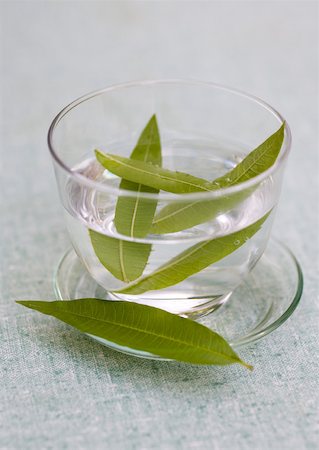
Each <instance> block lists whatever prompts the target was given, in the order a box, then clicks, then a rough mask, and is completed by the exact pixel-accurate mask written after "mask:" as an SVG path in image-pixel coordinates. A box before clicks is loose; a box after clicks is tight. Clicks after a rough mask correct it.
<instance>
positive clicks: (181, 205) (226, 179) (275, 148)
mask: <svg viewBox="0 0 319 450" xmlns="http://www.w3.org/2000/svg"><path fill="white" fill-rule="evenodd" d="M284 128H285V124H283V125H282V126H281V127H280V128H279V130H277V131H276V132H275V133H274V134H273V135H271V136H270V137H269V138H268V139H266V141H265V142H263V143H262V144H261V145H259V146H258V147H257V148H256V149H255V150H253V151H252V152H251V153H249V154H248V155H247V156H246V157H245V158H244V159H243V160H242V161H241V162H240V163H239V164H238V165H237V166H236V167H235V168H234V169H232V170H231V171H230V172H228V173H226V174H225V175H223V176H222V177H220V178H217V179H216V180H214V181H213V182H212V186H211V190H214V189H219V188H226V187H230V186H234V185H236V184H238V183H241V182H243V181H246V180H249V179H251V178H253V177H254V176H256V175H259V174H261V173H262V172H264V171H265V170H267V169H269V167H271V166H272V165H273V164H274V162H275V161H276V159H277V157H278V154H279V152H280V149H281V146H282V142H283V139H284ZM251 193H252V189H246V190H245V191H241V192H239V193H236V194H232V195H231V196H229V197H225V196H223V197H222V198H220V199H219V198H216V199H213V200H204V201H198V200H197V201H191V202H174V203H170V204H168V205H167V206H165V207H164V208H162V209H161V210H160V211H159V212H158V214H157V215H156V216H155V218H154V221H153V226H152V228H151V232H152V233H155V234H163V233H175V232H177V231H181V230H185V229H187V228H191V227H193V226H195V225H198V224H200V223H203V222H205V221H207V220H211V219H212V218H213V217H216V216H217V215H218V214H220V213H222V212H225V211H227V210H228V209H231V208H233V207H234V206H235V205H237V204H238V203H240V202H242V201H243V200H245V199H246V198H247V197H248V196H249V195H250V194H251Z"/></svg>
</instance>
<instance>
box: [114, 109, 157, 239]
mask: <svg viewBox="0 0 319 450" xmlns="http://www.w3.org/2000/svg"><path fill="white" fill-rule="evenodd" d="M130 159H131V160H134V161H142V162H150V163H153V164H157V165H158V166H160V165H161V164H162V154H161V142H160V136H159V131H158V127H157V122H156V117H155V115H153V116H152V117H151V119H150V121H149V122H148V124H147V125H146V127H145V129H144V130H143V132H142V134H141V136H140V138H139V140H138V142H137V145H136V147H135V148H134V150H133V152H132V153H131V156H130ZM120 189H127V190H129V191H134V192H136V196H134V197H125V196H124V197H123V196H121V197H119V199H118V201H117V205H116V211H115V218H114V223H115V226H116V229H117V231H118V232H119V233H122V234H125V235H127V236H130V237H144V236H146V235H147V234H148V232H149V230H150V227H151V225H152V221H153V217H154V214H155V209H156V206H157V200H153V199H143V198H141V196H140V193H143V192H149V193H153V194H156V193H158V189H154V188H151V187H149V186H144V185H143V184H140V183H133V182H132V181H128V180H126V179H122V181H121V183H120Z"/></svg>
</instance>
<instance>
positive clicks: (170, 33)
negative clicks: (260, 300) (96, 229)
mask: <svg viewBox="0 0 319 450" xmlns="http://www.w3.org/2000/svg"><path fill="white" fill-rule="evenodd" d="M0 8H1V24H2V37H1V47H2V57H1V64H2V65H1V72H0V75H1V98H2V118H1V120H2V128H1V161H2V167H1V170H2V172H1V215H0V221H1V274H2V277H1V288H0V296H1V301H0V448H1V449H23V450H27V449H32V450H33V449H35V450H37V449H39V450H40V449H41V450H43V449H105V448H107V449H125V450H126V449H127V450H131V449H132V450H133V449H136V450H141V449H163V450H169V449H201V450H204V449H207V450H215V449H216V450H228V449H229V450H230V449H231V450H237V449H238V450H246V449H249V450H250V449H257V450H268V449H270V448H272V449H278V450H279V449H280V450H285V449H287V450H288V449H289V450H291V449H298V450H302V449H315V448H318V436H316V433H315V424H316V422H317V419H318V416H317V407H318V381H317V380H318V358H317V351H318V347H317V331H318V330H317V328H318V156H317V155H318V123H317V122H318V105H317V98H318V86H317V77H318V65H317V63H318V61H317V58H318V56H317V54H318V52H316V51H315V50H316V49H317V50H318V43H317V41H316V31H317V30H318V22H317V10H318V6H317V3H316V2H250V1H248V2H221V3H219V2H90V1H88V2H31V1H29V2H20V3H19V2H9V1H8V2H2V3H1V5H0ZM172 76H174V77H178V76H181V77H188V78H199V79H206V80H214V81H217V82H223V83H226V84H230V85H235V86H237V87H239V88H241V89H245V90H247V91H250V92H252V93H255V94H257V95H259V96H261V97H263V98H265V99H266V100H268V101H269V102H270V103H271V104H273V105H274V106H275V107H277V108H278V109H279V110H280V111H281V112H282V113H283V114H284V115H285V116H286V117H287V120H288V122H289V123H290V125H291V127H292V130H293V135H294V146H293V152H292V154H291V157H290V161H289V165H288V168H287V172H286V178H285V183H284V188H283V195H282V199H281V206H280V208H279V211H278V217H277V221H276V225H275V230H274V231H275V234H276V235H277V236H280V237H281V238H282V239H283V241H284V242H285V243H286V244H288V245H289V246H290V247H291V248H292V249H293V250H294V252H295V254H296V255H297V257H298V259H299V260H300V262H301V265H302V267H303V270H304V274H305V291H304V295H303V298H302V301H301V304H300V306H299V308H298V309H297V311H296V312H295V314H294V315H293V316H292V317H291V318H290V319H289V321H288V322H287V323H285V324H284V325H283V326H282V327H281V328H280V329H278V330H277V331H276V332H274V333H273V334H271V335H269V336H268V337H266V338H265V339H263V340H262V341H260V342H258V343H256V344H254V345H250V346H248V347H246V348H243V349H242V350H241V355H242V356H243V358H245V360H247V361H249V362H252V363H253V364H254V366H255V371H254V372H253V373H249V372H247V371H245V370H244V369H242V368H240V367H235V366H234V367H230V368H212V367H194V366H187V365H183V364H178V363H176V364H174V363H166V362H152V361H145V360H140V359H135V358H130V357H127V356H125V355H122V354H119V353H116V352H114V351H111V350H108V349H106V348H104V347H102V346H100V345H99V344H97V343H94V342H92V341H90V340H89V339H88V338H86V337H85V336H83V335H82V334H80V333H79V332H77V331H75V330H73V329H71V328H70V327H68V326H66V325H64V324H62V323H60V322H58V321H56V320H54V319H52V318H49V317H45V316H42V315H40V314H37V313H35V312H32V311H31V310H27V309H23V308H22V307H21V306H18V305H16V304H15V303H14V300H15V299H38V298H41V299H50V298H53V290H52V273H53V270H54V268H55V266H56V264H57V261H58V259H59V257H60V256H61V254H62V252H63V251H64V249H65V248H66V247H67V245H68V239H67V236H66V232H65V230H64V224H63V220H62V216H61V209H60V206H59V202H58V196H57V192H56V186H55V180H54V176H53V171H52V168H51V162H50V160H49V154H48V152H47V149H46V143H45V134H46V129H47V127H48V124H49V121H50V120H51V118H52V117H53V115H54V113H56V112H57V111H58V110H59V108H61V107H62V106H64V104H66V103H67V102H69V101H71V100H72V99H73V98H75V97H77V96H79V95H81V94H83V93H86V92H87V91H90V90H92V89H96V88H99V87H103V86H104V85H108V84H111V83H114V82H119V81H126V80H130V79H137V78H157V77H172Z"/></svg>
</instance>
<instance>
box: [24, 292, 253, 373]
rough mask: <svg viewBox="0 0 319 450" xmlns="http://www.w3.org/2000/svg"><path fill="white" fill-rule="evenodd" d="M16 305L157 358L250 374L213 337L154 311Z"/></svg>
mask: <svg viewBox="0 0 319 450" xmlns="http://www.w3.org/2000/svg"><path fill="white" fill-rule="evenodd" d="M17 303H19V304H21V305H23V306H26V307H28V308H31V309H35V310H36V311H39V312H42V313H44V314H47V315H50V316H53V317H56V318H57V319H59V320H62V321H63V322H65V323H67V324H69V325H72V326H73V327H75V328H77V329H78V330H80V331H82V332H84V333H88V334H91V335H94V336H98V337H100V338H103V339H106V340H108V341H111V342H114V343H115V344H118V345H121V346H125V347H129V348H133V349H137V350H142V351H145V352H149V353H152V354H154V355H157V356H161V357H163V358H168V359H175V360H177V361H183V362H187V363H192V364H218V365H228V364H234V363H239V364H241V365H243V366H245V367H247V368H248V369H252V367H251V366H249V365H248V364H246V363H244V362H243V361H242V360H241V359H240V358H239V356H238V355H237V354H236V353H235V352H234V350H233V349H232V348H231V347H230V345H229V344H228V343H227V342H226V341H225V339H224V338H222V337H221V336H219V335H218V334H217V333H215V332H213V331H211V330H210V329H209V328H207V327H205V326H203V325H201V324H199V323H197V322H194V321H192V320H190V319H184V318H182V317H179V316H177V315H175V314H171V313H168V312H166V311H163V310H161V309H158V308H153V307H150V306H145V305H139V304H137V303H131V302H120V301H107V300H98V299H94V298H84V299H79V300H70V301H53V302H45V301H33V300H24V301H18V302H17Z"/></svg>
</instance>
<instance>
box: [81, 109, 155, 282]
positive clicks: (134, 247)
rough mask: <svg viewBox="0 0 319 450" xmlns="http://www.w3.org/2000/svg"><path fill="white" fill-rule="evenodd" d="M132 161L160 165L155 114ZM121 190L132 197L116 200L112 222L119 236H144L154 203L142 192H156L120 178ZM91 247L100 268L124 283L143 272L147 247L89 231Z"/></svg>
mask: <svg viewBox="0 0 319 450" xmlns="http://www.w3.org/2000/svg"><path fill="white" fill-rule="evenodd" d="M131 158H132V160H136V161H143V162H144V161H146V162H153V163H156V164H159V165H160V164H161V163H162V155H161V142H160V136H159V131H158V126H157V121H156V117H155V115H154V116H152V117H151V119H150V121H149V122H148V124H147V125H146V127H145V128H144V130H143V132H142V134H141V136H140V138H139V140H138V142H137V144H136V146H135V148H134V150H133V152H132V154H131ZM120 188H121V189H126V190H130V191H133V192H136V195H135V196H134V197H125V196H121V197H119V198H118V200H117V204H116V210H115V217H114V223H115V226H116V229H117V231H118V232H119V233H121V234H124V235H127V236H130V237H132V238H133V237H144V236H145V235H147V234H148V232H149V230H150V227H151V225H152V221H153V218H154V214H155V210H156V206H157V200H155V199H143V198H142V197H141V196H140V194H141V193H143V192H150V193H154V194H156V193H158V190H157V189H154V188H150V187H148V186H144V185H142V184H140V183H133V182H131V181H128V180H125V179H123V180H122V181H121V183H120ZM89 233H90V237H91V242H92V246H93V249H94V252H95V254H96V256H97V257H98V259H99V261H100V262H101V263H102V264H103V266H104V267H105V268H106V269H107V270H109V271H110V272H111V273H112V274H113V275H114V276H115V277H116V278H118V279H119V280H122V281H124V282H126V283H128V282H130V281H133V280H135V279H136V278H138V277H139V276H140V275H141V274H142V273H143V271H144V268H145V266H146V264H147V261H148V258H149V255H150V253H151V249H152V246H151V244H142V243H138V242H130V241H126V240H122V239H117V238H113V237H109V236H106V235H104V234H102V233H98V232H96V231H94V230H89Z"/></svg>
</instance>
